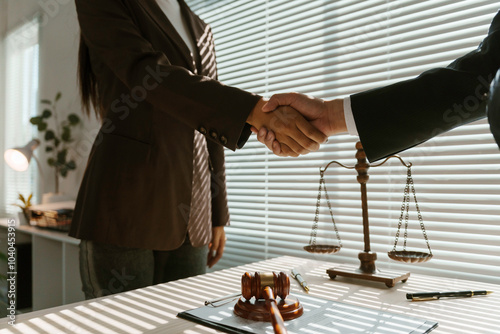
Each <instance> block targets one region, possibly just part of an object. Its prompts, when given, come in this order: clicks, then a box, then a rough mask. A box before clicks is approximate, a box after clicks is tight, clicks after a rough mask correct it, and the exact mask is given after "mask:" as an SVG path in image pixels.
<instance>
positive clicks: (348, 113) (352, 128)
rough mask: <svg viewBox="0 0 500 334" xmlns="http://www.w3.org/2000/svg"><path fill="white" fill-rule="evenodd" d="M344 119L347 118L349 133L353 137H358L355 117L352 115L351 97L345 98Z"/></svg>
mask: <svg viewBox="0 0 500 334" xmlns="http://www.w3.org/2000/svg"><path fill="white" fill-rule="evenodd" d="M344 118H345V124H346V126H347V132H348V133H349V134H350V135H351V136H357V135H358V129H357V128H356V122H355V121H354V115H353V114H352V108H351V97H350V96H347V97H345V98H344Z"/></svg>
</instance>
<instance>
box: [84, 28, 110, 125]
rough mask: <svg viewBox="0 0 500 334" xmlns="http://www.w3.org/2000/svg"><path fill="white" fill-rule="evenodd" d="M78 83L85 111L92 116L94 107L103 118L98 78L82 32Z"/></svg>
mask: <svg viewBox="0 0 500 334" xmlns="http://www.w3.org/2000/svg"><path fill="white" fill-rule="evenodd" d="M78 83H79V85H80V97H81V100H82V106H83V112H84V113H85V114H86V115H87V116H90V113H91V109H92V107H93V108H94V111H95V115H96V117H97V118H98V119H103V118H104V115H103V112H104V110H103V108H102V103H101V101H100V98H99V90H98V83H97V78H96V76H95V74H94V72H93V71H92V65H91V63H90V53H89V48H88V46H87V44H85V41H84V40H83V36H82V35H81V34H80V48H79V51H78Z"/></svg>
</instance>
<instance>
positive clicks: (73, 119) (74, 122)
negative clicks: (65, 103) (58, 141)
mask: <svg viewBox="0 0 500 334" xmlns="http://www.w3.org/2000/svg"><path fill="white" fill-rule="evenodd" d="M68 121H69V124H70V125H77V124H78V123H80V117H78V116H77V115H75V114H69V115H68Z"/></svg>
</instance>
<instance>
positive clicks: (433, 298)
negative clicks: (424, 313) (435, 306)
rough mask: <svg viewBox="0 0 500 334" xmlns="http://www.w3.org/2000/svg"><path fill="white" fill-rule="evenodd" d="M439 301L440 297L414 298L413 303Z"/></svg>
mask: <svg viewBox="0 0 500 334" xmlns="http://www.w3.org/2000/svg"><path fill="white" fill-rule="evenodd" d="M436 299H439V296H432V297H412V299H411V300H412V301H414V302H422V301H425V300H436Z"/></svg>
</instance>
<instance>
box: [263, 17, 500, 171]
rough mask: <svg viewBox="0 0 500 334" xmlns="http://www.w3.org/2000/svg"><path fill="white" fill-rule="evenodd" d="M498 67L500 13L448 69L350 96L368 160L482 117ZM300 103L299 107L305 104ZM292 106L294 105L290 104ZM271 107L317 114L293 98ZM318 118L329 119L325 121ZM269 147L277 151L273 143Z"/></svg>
mask: <svg viewBox="0 0 500 334" xmlns="http://www.w3.org/2000/svg"><path fill="white" fill-rule="evenodd" d="M499 67H500V13H497V15H496V16H495V18H494V19H493V22H492V24H491V26H490V29H489V32H488V36H487V37H486V38H485V39H484V40H483V42H482V43H481V44H480V45H479V47H478V48H477V49H476V50H474V51H472V52H470V53H468V54H466V55H465V56H463V57H461V58H458V59H457V60H455V61H454V62H452V63H451V64H450V65H449V66H447V67H445V68H436V69H432V70H429V71H426V72H424V73H423V74H421V75H420V76H418V77H417V78H415V79H411V80H407V81H403V82H399V83H396V84H393V85H390V86H386V87H382V88H376V89H372V90H369V91H366V92H362V93H358V94H354V95H352V96H351V97H350V100H351V101H350V102H351V107H352V113H353V117H354V120H355V123H356V128H357V132H358V134H359V137H360V139H361V142H362V144H363V147H364V149H365V152H366V154H367V157H368V159H369V160H370V161H374V160H378V159H382V158H384V157H387V156H389V155H391V154H394V153H397V152H399V151H402V150H405V149H408V148H410V147H413V146H415V145H418V144H420V143H422V142H424V141H426V140H428V139H430V138H432V137H434V136H436V135H438V134H440V133H443V132H445V131H448V130H451V129H452V128H455V127H457V126H460V125H462V124H466V123H469V122H472V121H475V120H477V119H480V118H483V117H484V116H485V109H486V102H487V99H488V90H489V87H490V83H491V81H492V79H493V77H494V75H495V73H496V72H497V70H498V69H499ZM300 99H301V100H302V103H304V101H306V100H307V99H306V98H304V97H302V98H300ZM291 101H293V102H294V103H291V104H290V102H291ZM271 102H273V104H272V105H271V106H269V107H268V109H271V107H273V106H276V105H279V104H290V105H291V106H295V107H296V108H297V109H298V110H299V111H301V112H303V113H304V114H305V116H306V118H307V117H308V115H310V114H314V113H316V112H317V110H321V109H317V110H316V111H315V110H304V109H301V108H299V107H298V104H297V103H298V102H297V99H296V98H295V99H294V98H293V95H292V94H281V96H280V98H279V99H274V100H273V98H271V100H270V103H271ZM324 103H326V104H328V101H324ZM317 106H319V105H317ZM313 107H314V106H313ZM330 112H332V111H330ZM321 119H322V120H323V121H328V120H330V121H331V120H332V119H331V118H328V117H326V116H323V117H322V118H321ZM323 126H324V127H325V125H324V124H323ZM329 126H330V127H332V125H331V124H330V125H329ZM324 127H323V128H321V127H320V129H322V130H324ZM341 127H342V126H341ZM254 130H255V129H254ZM263 133H264V131H262V133H261V134H263ZM325 133H326V132H325ZM327 134H330V133H327ZM271 136H272V134H271ZM260 139H261V141H263V142H265V143H266V144H267V145H268V146H269V139H268V138H266V139H265V140H263V138H262V136H260ZM273 148H274V149H275V150H276V144H274V146H273Z"/></svg>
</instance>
